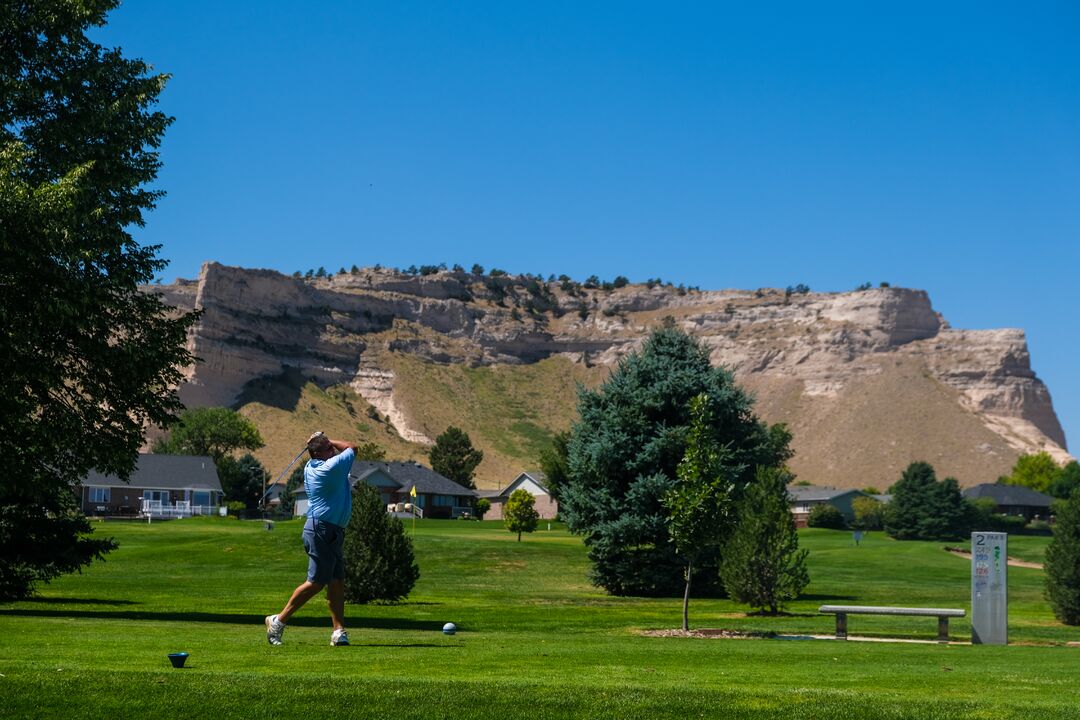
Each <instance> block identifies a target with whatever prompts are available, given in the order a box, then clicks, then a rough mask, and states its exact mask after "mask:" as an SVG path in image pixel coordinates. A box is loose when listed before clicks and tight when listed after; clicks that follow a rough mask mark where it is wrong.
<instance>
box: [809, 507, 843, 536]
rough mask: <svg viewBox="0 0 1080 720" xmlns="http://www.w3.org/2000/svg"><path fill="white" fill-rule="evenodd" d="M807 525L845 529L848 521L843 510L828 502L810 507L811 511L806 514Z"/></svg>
mask: <svg viewBox="0 0 1080 720" xmlns="http://www.w3.org/2000/svg"><path fill="white" fill-rule="evenodd" d="M806 526H807V527H813V528H828V529H830V530H843V529H844V528H845V527H847V521H846V520H845V519H844V514H843V513H842V512H840V511H839V510H837V509H836V508H835V507H833V506H832V505H830V504H828V503H822V504H820V505H815V506H814V507H812V508H810V513H809V514H808V515H807V516H806Z"/></svg>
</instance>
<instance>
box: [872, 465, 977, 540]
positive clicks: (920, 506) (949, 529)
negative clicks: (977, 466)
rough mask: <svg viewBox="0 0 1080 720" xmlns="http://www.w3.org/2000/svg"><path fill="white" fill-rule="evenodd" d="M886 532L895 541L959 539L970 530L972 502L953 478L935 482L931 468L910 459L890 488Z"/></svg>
mask: <svg viewBox="0 0 1080 720" xmlns="http://www.w3.org/2000/svg"><path fill="white" fill-rule="evenodd" d="M892 496H893V497H892V502H890V503H889V507H888V510H887V511H886V513H885V532H887V533H888V534H889V535H891V536H892V537H894V538H896V539H897V540H960V539H963V537H964V536H965V535H966V534H967V533H968V532H969V531H970V529H971V522H972V510H971V505H970V504H969V503H967V502H965V501H964V498H963V496H962V495H961V494H960V486H959V484H957V482H956V480H955V479H953V478H945V479H944V480H943V481H941V482H938V480H937V474H936V473H935V472H934V468H933V467H932V466H931V465H930V464H929V463H925V462H913V463H911V464H910V465H908V467H907V469H906V470H904V474H903V475H902V476H901V478H900V479H899V480H898V481H897V482H896V484H895V485H893V487H892Z"/></svg>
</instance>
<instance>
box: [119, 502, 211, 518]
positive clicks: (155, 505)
mask: <svg viewBox="0 0 1080 720" xmlns="http://www.w3.org/2000/svg"><path fill="white" fill-rule="evenodd" d="M217 511H218V506H217V505H192V504H191V503H189V502H184V501H181V502H176V503H173V504H172V505H166V504H165V503H163V502H161V501H160V500H143V501H142V512H140V513H139V514H140V516H142V517H145V518H147V519H150V518H184V517H191V516H192V515H216V514H217Z"/></svg>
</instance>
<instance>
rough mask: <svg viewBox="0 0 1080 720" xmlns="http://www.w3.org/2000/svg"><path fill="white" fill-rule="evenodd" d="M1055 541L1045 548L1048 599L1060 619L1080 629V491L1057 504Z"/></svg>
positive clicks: (1044, 567)
mask: <svg viewBox="0 0 1080 720" xmlns="http://www.w3.org/2000/svg"><path fill="white" fill-rule="evenodd" d="M1057 509H1058V511H1057V522H1056V523H1054V538H1053V539H1052V540H1051V541H1050V545H1049V546H1047V548H1046V557H1045V558H1044V561H1043V572H1044V573H1045V574H1046V599H1047V600H1049V601H1050V607H1051V608H1053V610H1054V615H1055V616H1057V619H1058V620H1060V621H1061V622H1063V623H1065V624H1066V625H1080V490H1076V491H1074V492H1073V494H1072V496H1071V497H1070V498H1069V499H1068V500H1067V501H1065V502H1063V503H1058V504H1057Z"/></svg>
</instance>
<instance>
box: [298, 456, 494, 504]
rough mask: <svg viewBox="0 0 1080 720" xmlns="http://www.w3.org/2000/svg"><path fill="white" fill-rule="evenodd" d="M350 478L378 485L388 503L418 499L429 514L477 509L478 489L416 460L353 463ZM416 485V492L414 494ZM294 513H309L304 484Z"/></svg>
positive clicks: (353, 482) (353, 481) (354, 483)
mask: <svg viewBox="0 0 1080 720" xmlns="http://www.w3.org/2000/svg"><path fill="white" fill-rule="evenodd" d="M349 478H350V482H352V484H353V485H354V486H355V485H356V483H358V482H366V483H367V484H368V485H373V486H374V487H375V488H377V489H378V491H379V494H380V495H381V496H382V500H383V503H384V504H385V505H388V506H389V505H396V504H397V503H415V504H416V505H417V507H419V508H420V509H421V510H422V511H423V516H424V517H425V518H456V517H459V516H461V515H464V514H465V513H472V512H473V505H474V503H475V502H476V497H477V494H476V491H475V490H470V489H469V488H467V487H463V486H461V485H458V484H457V483H456V482H454V481H453V480H451V479H449V478H447V477H444V476H442V475H440V474H439V473H437V472H435V471H434V470H432V469H431V468H428V467H425V466H423V465H421V464H420V463H416V462H373V461H370V460H358V461H356V462H355V463H353V467H352V473H351V474H350V475H349ZM413 488H416V495H415V496H414V495H413V494H412V490H413ZM294 497H295V498H296V505H295V507H294V510H293V514H294V515H307V509H308V497H307V492H306V491H305V490H304V487H303V486H302V485H301V486H300V487H299V488H297V490H296V493H295V495H294Z"/></svg>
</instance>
